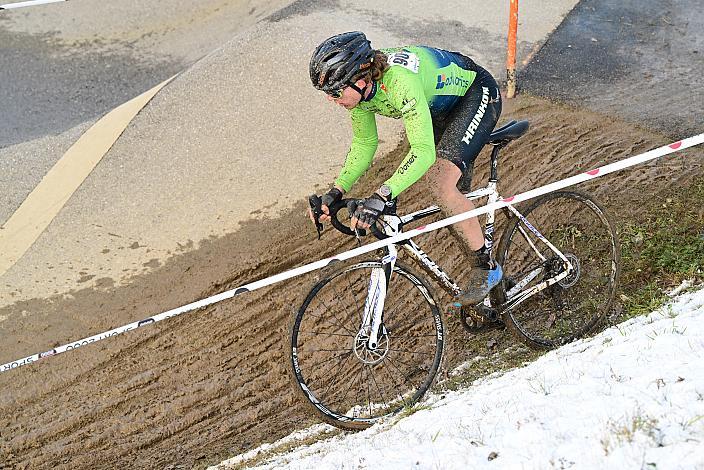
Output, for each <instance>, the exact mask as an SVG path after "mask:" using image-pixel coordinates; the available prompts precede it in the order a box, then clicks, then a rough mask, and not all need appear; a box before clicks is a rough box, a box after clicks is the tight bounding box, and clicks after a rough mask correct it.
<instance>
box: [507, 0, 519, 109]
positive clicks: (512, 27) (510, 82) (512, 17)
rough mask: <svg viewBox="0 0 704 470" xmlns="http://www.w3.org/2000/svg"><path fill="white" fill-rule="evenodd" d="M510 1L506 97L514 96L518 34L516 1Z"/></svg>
mask: <svg viewBox="0 0 704 470" xmlns="http://www.w3.org/2000/svg"><path fill="white" fill-rule="evenodd" d="M510 1H511V10H510V12H509V16H508V54H507V56H506V97H507V98H513V97H514V96H515V95H516V33H517V32H518V0H510Z"/></svg>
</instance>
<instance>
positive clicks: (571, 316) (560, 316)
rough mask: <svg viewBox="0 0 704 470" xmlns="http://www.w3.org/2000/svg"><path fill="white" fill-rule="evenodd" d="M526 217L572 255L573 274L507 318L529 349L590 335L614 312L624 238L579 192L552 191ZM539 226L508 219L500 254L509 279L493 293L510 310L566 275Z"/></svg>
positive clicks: (598, 206)
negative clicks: (535, 290)
mask: <svg viewBox="0 0 704 470" xmlns="http://www.w3.org/2000/svg"><path fill="white" fill-rule="evenodd" d="M521 212H522V214H523V216H524V217H525V218H526V219H527V221H528V222H529V223H530V225H532V227H535V228H537V229H538V231H540V233H542V235H543V236H544V237H545V238H546V239H547V240H549V241H550V243H552V244H553V245H554V246H555V247H556V248H557V249H559V250H560V251H561V252H562V253H563V254H564V255H565V256H566V258H567V259H568V260H569V262H570V263H571V264H572V266H573V270H572V271H570V274H568V275H567V277H565V278H564V279H562V280H560V281H559V282H557V283H555V284H553V285H552V286H550V287H547V288H546V289H544V290H542V291H540V292H538V293H536V294H534V295H532V296H530V297H528V298H527V299H526V300H524V301H523V302H521V303H518V304H517V305H516V306H515V307H513V308H509V309H508V310H507V311H505V312H504V314H503V319H504V322H505V323H506V325H507V326H509V327H510V328H511V329H512V330H513V332H514V333H516V334H517V335H518V336H519V338H521V339H522V340H523V341H524V342H525V343H527V344H528V345H529V346H531V347H534V348H545V349H547V348H552V347H555V346H559V345H561V344H564V343H567V342H569V341H572V340H574V339H576V338H579V337H581V336H583V335H585V334H587V333H589V332H590V331H591V330H593V329H594V328H595V327H596V325H597V324H598V323H599V321H600V320H602V319H603V318H604V317H605V316H606V314H607V313H608V312H609V310H610V309H611V306H612V304H613V300H614V297H615V294H616V284H617V282H618V276H619V271H620V250H619V243H618V238H617V234H616V230H615V228H614V225H613V223H612V222H611V220H610V219H609V217H608V216H607V215H606V213H605V212H604V210H603V208H602V207H601V206H600V205H599V204H597V203H596V202H595V201H594V200H593V199H592V197H591V196H588V195H586V194H583V193H580V192H576V191H556V192H553V193H550V194H547V195H545V196H542V197H539V198H538V199H536V200H535V201H534V202H533V203H532V204H530V205H529V206H528V208H527V209H526V210H525V211H521ZM532 227H529V226H528V225H526V223H525V222H524V221H523V220H521V219H520V218H517V217H513V218H512V219H510V220H509V222H508V226H507V228H506V230H505V232H504V234H503V235H502V237H501V241H500V243H499V247H498V252H497V261H498V262H499V263H500V264H501V265H502V267H503V269H504V279H503V281H502V282H501V284H500V285H499V286H498V287H497V289H495V290H494V292H493V296H494V301H495V302H496V303H495V305H502V304H503V305H504V306H506V305H510V303H511V301H512V300H514V301H515V300H516V299H518V298H520V297H519V296H520V295H521V294H522V293H524V292H526V291H527V290H528V289H530V288H531V287H533V286H535V285H538V284H540V283H541V282H543V281H545V280H548V279H551V278H555V277H556V276H558V275H559V274H561V273H563V272H564V271H565V270H566V264H565V263H564V261H563V260H562V259H561V258H560V257H559V256H558V255H557V254H556V253H555V252H554V251H552V250H551V249H550V248H548V246H547V245H546V244H544V243H543V242H542V241H540V240H539V237H538V236H537V235H536V234H535V233H534V232H533V231H532V230H531V228H532ZM538 252H539V253H540V255H538Z"/></svg>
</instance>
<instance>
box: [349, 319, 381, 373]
mask: <svg viewBox="0 0 704 470" xmlns="http://www.w3.org/2000/svg"><path fill="white" fill-rule="evenodd" d="M387 354H389V335H388V333H387V331H386V328H384V327H382V334H381V335H380V336H379V337H378V338H377V344H376V347H375V348H370V347H369V333H368V332H367V331H366V330H360V332H359V333H357V336H356V337H355V338H354V355H355V356H357V359H359V360H360V361H362V362H363V363H365V364H369V365H374V364H378V363H380V362H381V361H383V360H384V358H385V357H386V355H387Z"/></svg>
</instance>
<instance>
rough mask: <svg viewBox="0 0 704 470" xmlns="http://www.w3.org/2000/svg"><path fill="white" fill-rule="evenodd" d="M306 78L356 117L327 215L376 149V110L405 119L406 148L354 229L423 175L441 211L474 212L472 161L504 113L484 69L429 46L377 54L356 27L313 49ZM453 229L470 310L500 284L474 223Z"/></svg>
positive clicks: (495, 266) (373, 218)
mask: <svg viewBox="0 0 704 470" xmlns="http://www.w3.org/2000/svg"><path fill="white" fill-rule="evenodd" d="M310 79H311V81H312V83H313V86H314V87H315V88H317V89H318V90H322V91H323V92H325V93H326V94H327V95H328V100H330V101H333V102H335V103H336V104H338V105H340V106H342V107H344V108H346V109H348V110H349V112H350V118H351V120H352V131H353V138H352V144H351V147H350V150H349V152H348V154H347V157H346V159H345V163H344V166H343V168H342V170H341V171H340V174H339V176H338V178H337V179H336V180H335V182H334V186H333V187H332V188H331V189H330V190H329V191H328V192H327V193H326V194H324V195H323V196H322V202H323V207H322V210H323V212H324V213H325V214H329V212H328V206H330V205H332V204H333V203H335V202H337V201H339V200H340V199H342V197H343V195H344V193H345V192H347V191H349V190H350V188H351V187H352V185H353V184H354V183H355V182H356V181H357V180H358V179H359V177H360V176H361V175H362V174H363V173H364V172H365V171H366V170H367V169H368V168H369V166H370V165H371V163H372V159H373V157H374V153H375V152H376V148H377V143H378V138H377V128H376V114H379V115H382V116H386V117H391V118H395V119H399V118H402V119H403V123H404V126H405V128H406V135H407V137H408V141H409V143H410V147H411V149H410V152H409V153H408V154H407V155H406V157H405V158H404V159H403V161H402V162H401V163H400V165H399V167H398V169H397V170H396V171H395V173H394V174H393V175H391V177H390V178H388V179H387V180H386V181H385V182H384V184H383V185H382V186H381V187H380V188H379V189H378V190H377V191H376V192H374V194H372V195H371V196H370V197H368V198H366V199H365V200H364V202H363V204H361V205H359V206H358V208H357V210H356V211H354V214H353V216H352V228H368V227H369V226H370V225H371V224H373V223H374V222H375V221H376V220H377V219H378V218H379V217H380V216H381V215H382V214H383V213H384V209H385V207H386V203H387V202H391V201H393V200H395V198H397V197H398V195H399V194H401V193H402V192H403V191H404V190H406V189H407V188H408V187H409V186H411V185H412V184H414V183H415V182H416V181H418V180H419V179H420V178H421V177H422V176H423V175H426V181H427V184H428V187H429V189H430V191H431V192H432V196H433V197H434V198H435V200H436V201H437V202H438V205H439V206H440V207H441V209H442V210H443V212H445V213H447V214H450V215H455V214H459V213H461V212H465V211H468V210H471V209H473V208H474V205H473V204H472V202H471V201H469V200H467V198H465V197H464V196H463V195H462V192H461V191H468V190H469V188H470V183H471V178H472V168H473V164H474V160H475V158H476V157H477V155H478V154H479V151H480V150H481V149H482V147H483V146H484V144H485V143H486V142H487V139H488V138H489V134H490V133H491V131H492V130H493V129H494V126H495V125H496V122H497V121H498V119H499V115H500V114H501V94H500V91H499V87H498V85H497V84H496V81H495V80H494V78H493V77H492V76H491V74H489V72H487V71H486V70H484V69H483V68H481V67H480V66H478V65H477V64H476V63H474V61H473V60H472V59H470V58H469V57H466V56H464V55H462V54H460V53H458V52H448V51H444V50H441V49H435V48H431V47H425V46H408V47H400V48H392V49H380V50H374V49H372V47H371V43H370V42H369V40H367V38H366V36H365V35H364V33H361V32H359V31H355V32H348V33H342V34H338V35H335V36H332V37H330V38H328V39H326V40H325V41H323V42H322V43H321V44H320V45H319V46H318V47H317V48H316V50H315V52H314V53H313V56H312V57H311V60H310ZM436 146H437V147H436ZM311 217H312V214H311ZM328 219H329V217H328V216H327V215H322V216H321V220H323V221H325V220H328ZM456 225H457V227H456V228H455V227H454V226H453V227H451V230H452V232H453V234H454V235H455V236H456V237H457V238H458V239H459V240H460V241H461V243H462V246H463V249H464V250H465V252H466V254H467V255H468V258H469V260H470V262H471V263H472V271H471V274H470V282H469V287H468V288H467V289H466V290H465V291H464V292H463V293H462V294H461V295H460V296H459V298H458V299H456V300H457V302H459V303H460V304H462V305H470V304H476V303H478V302H481V301H482V299H483V298H484V297H485V296H486V295H487V294H488V293H489V291H490V290H491V288H492V287H494V286H495V285H496V284H498V283H499V281H500V280H501V277H502V275H503V274H502V269H501V266H499V265H498V264H497V263H496V262H495V261H493V260H492V259H490V256H489V250H488V249H487V247H486V245H485V241H484V234H483V233H482V229H481V226H480V224H479V221H478V220H477V218H476V217H475V218H472V219H468V220H465V221H463V222H460V223H458V224H456Z"/></svg>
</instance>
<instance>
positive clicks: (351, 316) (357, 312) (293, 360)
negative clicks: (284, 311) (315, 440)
mask: <svg viewBox="0 0 704 470" xmlns="http://www.w3.org/2000/svg"><path fill="white" fill-rule="evenodd" d="M381 266H382V264H381V262H380V261H364V262H360V263H357V264H354V265H352V266H348V267H342V268H338V269H337V270H335V271H334V272H332V273H329V274H327V275H325V276H324V278H323V279H321V280H320V281H319V282H318V283H316V284H315V285H314V286H313V288H312V289H311V290H310V292H309V293H308V295H307V296H306V299H305V300H304V302H303V304H302V305H301V307H300V309H299V310H298V312H296V314H295V316H294V317H293V321H292V322H291V325H290V334H289V341H290V343H289V346H290V349H289V351H290V365H291V368H290V371H291V372H292V374H291V375H292V379H293V382H294V387H295V389H296V390H297V392H299V395H300V396H301V397H302V398H303V400H304V402H305V403H307V404H308V405H310V407H311V408H312V409H313V410H314V412H315V413H316V414H317V415H318V416H319V417H320V418H322V420H324V421H325V422H327V423H329V424H332V425H334V426H336V427H338V428H342V429H349V430H359V429H364V428H367V427H369V426H371V425H372V424H374V423H375V422H377V421H378V420H380V419H382V418H384V417H387V416H390V415H393V414H395V413H397V412H398V411H400V410H401V409H403V408H404V407H406V406H411V405H413V404H414V403H416V402H417V401H418V400H419V399H420V398H421V397H422V396H423V395H424V394H425V392H426V391H427V390H428V389H429V388H430V386H431V385H432V383H433V381H434V380H435V377H436V375H437V372H438V370H439V368H440V365H441V362H442V357H443V349H444V341H445V326H444V321H443V318H442V315H441V314H440V310H439V309H438V307H437V303H436V302H435V299H434V298H433V295H432V291H431V289H430V287H429V286H428V284H427V283H426V281H425V280H423V279H422V278H421V277H419V276H417V275H416V274H414V273H413V272H412V271H410V270H409V269H408V268H406V267H404V266H403V265H401V264H398V263H397V264H396V265H395V267H394V271H393V274H392V276H391V280H390V286H389V289H387V297H386V301H385V307H384V325H383V326H384V330H383V331H384V334H382V335H381V336H380V339H379V348H377V350H376V352H377V356H380V357H381V358H380V359H379V357H376V356H375V357H374V358H372V359H370V357H367V356H365V351H364V347H365V345H366V343H365V342H364V341H361V342H360V341H358V340H357V339H358V336H359V330H360V323H361V316H362V312H363V309H364V302H365V299H366V296H367V294H366V292H367V289H368V284H369V279H370V274H371V270H372V269H375V268H381ZM367 352H369V349H368V348H367ZM382 354H383V355H382ZM365 361H366V362H365Z"/></svg>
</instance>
